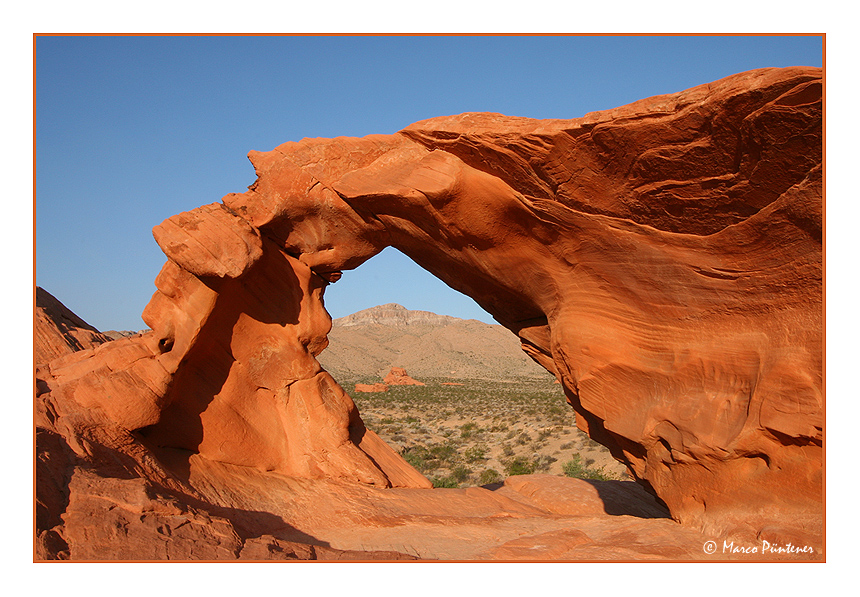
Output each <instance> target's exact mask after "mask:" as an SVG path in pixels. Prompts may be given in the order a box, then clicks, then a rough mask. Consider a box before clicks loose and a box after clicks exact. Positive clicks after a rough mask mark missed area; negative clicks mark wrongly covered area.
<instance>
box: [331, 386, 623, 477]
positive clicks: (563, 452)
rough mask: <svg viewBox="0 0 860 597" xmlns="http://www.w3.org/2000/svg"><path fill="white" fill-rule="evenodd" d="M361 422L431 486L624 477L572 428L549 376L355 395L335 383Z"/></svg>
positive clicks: (599, 448)
mask: <svg viewBox="0 0 860 597" xmlns="http://www.w3.org/2000/svg"><path fill="white" fill-rule="evenodd" d="M338 381H339V382H340V383H341V384H342V386H343V387H344V388H346V389H347V391H348V392H349V393H350V395H351V396H352V398H353V400H355V402H356V405H357V406H358V408H359V411H360V412H361V416H362V419H364V422H365V424H366V425H367V427H368V428H369V429H372V430H373V431H375V432H376V433H377V434H379V436H380V437H381V438H382V439H383V440H385V441H386V442H387V443H388V444H389V445H391V446H393V447H395V448H396V449H397V450H398V451H399V452H400V453H401V454H402V455H403V457H404V458H405V459H406V460H407V461H408V462H409V463H410V464H412V466H414V467H415V468H416V469H418V470H419V471H421V472H422V473H423V474H424V475H426V476H427V477H428V478H429V479H430V480H431V481H432V482H433V485H434V486H436V487H469V486H475V485H487V484H491V483H498V482H501V481H503V480H504V479H505V478H506V477H509V476H513V475H527V474H533V473H547V474H555V475H567V476H570V477H579V478H589V479H625V478H627V473H626V470H625V468H624V467H623V466H622V465H621V464H620V463H618V462H617V461H615V460H614V459H613V458H612V457H611V456H610V455H609V451H608V450H607V449H606V448H605V447H604V446H602V445H600V444H598V443H596V442H594V441H592V440H591V439H590V438H589V437H588V436H587V435H586V434H585V433H583V432H581V431H579V430H578V429H577V428H576V418H575V414H574V412H573V409H571V408H570V406H569V405H568V404H567V403H566V401H565V398H564V394H563V392H562V390H561V388H560V386H559V385H558V384H555V383H554V380H553V378H551V377H548V378H542V379H531V378H526V379H517V380H510V381H503V380H478V379H457V380H456V385H446V384H451V382H452V380H449V379H444V378H436V379H423V378H422V380H421V381H423V382H425V383H426V385H425V386H391V387H389V389H388V391H387V392H380V393H362V392H354V391H353V390H352V388H354V387H355V384H356V383H373V382H376V381H379V380H378V379H373V378H365V379H339V380H338Z"/></svg>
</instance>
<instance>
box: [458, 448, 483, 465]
mask: <svg viewBox="0 0 860 597" xmlns="http://www.w3.org/2000/svg"><path fill="white" fill-rule="evenodd" d="M463 456H464V457H465V458H466V462H479V461H481V460H486V459H487V449H486V448H484V447H482V446H472V447H471V448H469V449H468V450H466V451H465V452H464V453H463Z"/></svg>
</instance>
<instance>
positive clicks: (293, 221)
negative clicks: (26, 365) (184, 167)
mask: <svg viewBox="0 0 860 597" xmlns="http://www.w3.org/2000/svg"><path fill="white" fill-rule="evenodd" d="M821 85H822V83H821V71H820V69H813V68H788V69H764V70H757V71H751V72H747V73H742V74H739V75H735V76H732V77H728V78H726V79H723V80H721V81H717V82H714V83H710V84H707V85H702V86H700V87H696V88H693V89H690V90H687V91H684V92H681V93H677V94H673V95H666V96H658V97H653V98H648V99H644V100H641V101H638V102H635V103H633V104H630V105H628V106H624V107H620V108H616V109H613V110H607V111H604V112H596V113H591V114H588V115H586V116H584V117H582V118H578V119H574V120H532V119H527V118H514V117H507V116H502V115H498V114H463V115H459V116H451V117H442V118H435V119H431V120H427V121H423V122H419V123H416V124H414V125H411V126H409V127H407V128H406V129H404V130H403V131H401V132H399V133H397V134H394V135H379V136H370V137H365V138H362V139H354V138H336V139H306V140H303V141H301V142H298V143H292V142H291V143H285V144H284V145H281V146H279V147H277V148H275V149H274V150H272V151H269V152H265V153H261V152H251V154H250V155H249V157H250V159H251V161H252V163H253V164H254V167H255V169H256V173H257V180H256V182H255V183H254V184H253V185H252V186H251V187H249V190H248V191H247V192H246V193H242V194H230V195H227V196H226V197H224V198H223V199H222V202H221V203H216V204H212V205H207V206H204V207H201V208H198V209H196V210H193V211H191V212H187V213H184V214H180V215H178V216H174V217H172V218H170V219H168V220H167V221H166V222H164V223H163V224H161V225H159V226H157V227H156V229H155V238H156V240H157V242H158V243H159V245H160V246H161V248H162V249H163V250H164V252H165V254H166V255H167V258H168V262H167V264H166V265H165V266H164V269H163V270H162V272H161V274H159V276H158V279H157V280H156V286H157V288H158V290H157V292H156V293H155V295H154V296H153V298H152V301H151V302H150V304H149V305H148V306H147V308H146V310H145V312H144V320H145V321H146V323H147V325H149V326H150V327H151V328H152V330H153V331H152V332H151V333H149V334H145V335H144V336H141V337H137V338H129V339H123V340H119V341H116V342H111V343H108V344H105V345H103V346H101V347H99V348H96V349H94V350H89V351H83V352H80V353H75V355H72V356H71V357H65V359H59V360H58V361H54V362H52V363H50V365H49V366H46V367H45V368H44V369H43V370H42V372H41V373H40V375H41V380H42V381H41V386H40V387H41V388H42V389H43V400H49V401H53V402H52V404H55V407H52V408H54V410H57V411H58V412H59V411H63V409H64V408H66V410H69V411H71V410H74V409H72V408H71V406H67V407H64V406H62V405H63V404H66V405H75V408H84V409H86V411H87V412H88V413H90V414H89V415H88V416H89V417H90V418H89V419H88V420H89V421H90V423H86V425H90V426H92V425H99V424H104V425H108V424H109V425H111V426H115V427H116V428H118V429H124V430H127V431H135V438H137V439H135V440H134V441H140V442H142V445H144V446H146V449H147V450H149V449H151V450H155V451H156V452H157V451H158V450H165V449H167V450H182V451H185V452H187V453H189V454H193V455H195V458H203V459H207V460H209V461H215V462H219V463H225V464H231V465H241V466H244V467H252V468H256V469H258V470H261V471H273V472H277V473H279V474H283V475H287V476H292V477H306V478H317V479H341V480H345V481H352V482H361V483H365V484H370V485H375V486H378V487H392V486H394V487H398V486H399V487H415V488H420V487H425V488H426V487H429V483H428V482H427V481H426V479H424V478H423V477H422V476H421V475H420V474H418V473H417V472H416V471H414V469H412V468H411V467H410V466H409V465H408V464H407V463H406V462H405V461H403V460H402V459H401V458H400V457H399V456H398V455H397V454H396V453H395V452H394V451H393V450H391V449H390V448H388V447H387V446H386V445H385V444H384V443H383V442H382V441H381V440H379V438H378V437H376V436H375V435H374V434H373V433H372V432H370V431H368V430H366V429H365V428H364V425H363V423H362V422H361V419H360V417H359V415H358V412H357V411H356V409H355V405H354V404H353V403H352V401H351V399H350V398H349V397H348V396H347V395H346V393H345V392H344V391H343V390H342V389H341V388H339V387H338V386H337V384H336V383H335V381H334V380H333V379H332V378H331V376H329V375H328V373H326V372H325V371H324V370H323V369H322V368H321V367H320V365H319V364H318V362H317V361H316V359H315V357H316V356H317V355H318V354H319V353H320V352H321V351H322V350H323V349H324V348H325V346H326V343H327V339H326V335H327V333H328V331H329V329H330V326H331V319H330V318H329V316H328V314H327V313H326V311H325V309H324V306H323V293H324V291H325V289H326V287H327V285H328V284H330V283H332V282H336V281H337V280H338V279H339V278H340V276H341V275H343V272H344V271H345V270H350V269H353V268H356V267H358V266H359V265H361V264H362V263H363V262H364V261H366V260H367V259H369V258H371V257H372V256H373V255H376V254H377V253H379V252H380V251H382V250H383V249H384V248H385V247H387V246H393V247H396V248H397V249H399V250H400V251H402V252H403V253H405V254H406V255H408V256H409V257H411V258H412V259H413V260H414V261H415V262H416V263H418V264H419V265H421V266H422V267H424V268H426V269H427V270H428V271H430V272H432V273H433V274H434V275H436V276H438V277H439V278H440V279H442V280H443V281H445V282H446V283H447V284H448V285H449V286H451V287H452V288H455V289H456V290H459V291H461V292H463V293H465V294H467V295H469V296H470V297H472V298H473V299H475V301H477V302H478V303H479V304H480V305H481V306H482V307H483V308H484V309H486V310H487V311H488V312H489V313H491V314H492V315H493V316H494V317H495V318H496V319H497V320H498V321H499V323H501V324H502V325H504V326H506V327H507V328H508V329H510V330H511V331H512V332H513V333H515V334H517V335H518V336H519V337H520V339H521V341H522V345H523V349H524V350H525V351H526V352H527V353H528V354H529V355H530V356H531V357H533V358H534V359H535V360H536V361H537V362H538V363H540V364H541V365H543V366H544V367H545V368H546V369H548V370H549V371H551V372H552V373H554V374H555V375H556V376H557V377H558V379H559V380H560V382H561V383H562V384H563V387H564V389H565V393H566V395H567V398H568V401H569V402H570V404H571V405H572V407H573V408H574V409H575V411H576V413H577V421H578V425H579V426H580V427H581V428H582V429H583V430H585V431H587V432H588V433H589V435H591V437H592V438H594V439H595V440H597V441H599V442H601V443H603V444H605V445H606V446H608V447H609V448H610V450H611V451H612V453H613V455H614V456H615V457H616V458H618V459H619V460H621V461H622V462H624V463H625V464H626V465H627V466H628V467H629V469H630V471H631V473H632V474H633V475H634V476H635V478H636V479H637V480H638V481H639V482H640V483H641V484H643V485H644V486H645V487H646V488H647V489H649V490H650V491H652V492H654V493H655V494H656V495H657V496H659V498H660V499H661V500H662V501H663V502H664V503H665V504H666V505H667V506H668V507H669V510H670V512H671V514H672V516H673V517H674V518H675V519H676V520H679V521H681V522H682V523H686V524H688V525H693V526H695V527H696V528H701V529H705V530H711V531H715V532H718V531H720V530H721V529H725V528H727V527H728V526H732V525H735V526H736V525H741V526H744V525H747V526H749V528H752V529H757V530H761V529H763V528H765V527H766V525H767V524H769V521H772V520H777V519H782V520H783V521H784V520H786V519H788V520H791V521H792V522H793V523H794V524H796V525H799V527H801V528H808V529H811V530H812V531H815V529H817V528H819V527H820V516H821V504H822V480H821V476H822V455H821V452H822V450H821V448H822V424H823V418H822V402H823V396H822V331H823V329H822V221H821V218H822V176H821V153H822V143H821V134H822V126H821ZM346 275H348V274H346ZM57 404H59V405H60V406H56V405H57ZM60 419H62V417H60ZM76 421H77V419H76ZM100 422H101V423H100ZM43 424H44V425H46V426H47V427H51V428H54V429H56V426H57V424H58V423H57V415H56V413H54V414H52V415H51V416H50V417H47V418H46V419H45V420H44V421H43ZM80 425H84V424H83V423H81V424H80ZM80 425H79V427H77V428H75V429H77V431H74V430H71V431H70V429H72V428H71V427H69V428H68V429H67V431H65V432H63V433H72V434H74V433H80V429H81V428H82V427H80ZM86 425H84V426H86ZM61 434H62V433H61ZM819 530H820V529H819Z"/></svg>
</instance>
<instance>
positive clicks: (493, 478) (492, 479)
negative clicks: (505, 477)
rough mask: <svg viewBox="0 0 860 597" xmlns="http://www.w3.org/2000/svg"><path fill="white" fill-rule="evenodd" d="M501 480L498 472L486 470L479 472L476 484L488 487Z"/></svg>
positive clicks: (490, 469)
mask: <svg viewBox="0 0 860 597" xmlns="http://www.w3.org/2000/svg"><path fill="white" fill-rule="evenodd" d="M501 480H502V475H500V474H499V471H497V470H495V469H492V468H488V469H485V470H484V471H482V472H481V476H480V477H478V483H480V484H481V485H488V484H490V483H498V482H499V481H501Z"/></svg>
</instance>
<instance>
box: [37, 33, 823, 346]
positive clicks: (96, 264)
mask: <svg viewBox="0 0 860 597" xmlns="http://www.w3.org/2000/svg"><path fill="white" fill-rule="evenodd" d="M821 64H822V40H821V37H802V36H801V37H784V36H754V37H742V36H727V37H652V36H636V37H594V36H585V37H545V36H537V37H530V36H526V37H449V36H444V37H361V36H359V37H160V36H154V37H40V38H38V40H37V44H36V282H37V284H38V285H39V286H42V287H44V288H45V289H46V290H48V291H49V292H51V293H52V294H54V295H55V296H56V297H57V298H59V299H60V300H61V301H62V302H63V303H65V304H66V305H67V306H68V307H69V308H71V309H72V310H73V311H75V312H76V313H77V314H78V315H80V316H81V317H83V318H84V319H85V320H86V321H88V322H89V323H91V324H92V325H94V326H96V327H97V328H99V329H102V330H108V329H131V330H137V329H141V328H142V327H144V324H143V322H142V321H141V319H140V313H141V312H142V310H143V307H144V306H145V305H146V303H147V302H148V301H149V298H150V297H151V295H152V293H153V292H154V290H155V287H154V284H153V280H154V278H155V276H156V274H157V273H158V271H159V269H160V268H161V266H162V264H163V263H164V261H165V258H164V255H163V253H162V252H161V250H160V249H159V248H158V246H157V245H156V244H155V241H154V240H153V239H152V234H151V230H152V227H153V226H154V225H156V224H158V223H160V222H161V221H162V220H164V219H165V218H167V217H169V216H171V215H173V214H176V213H179V212H181V211H185V210H189V209H193V208H195V207H198V206H200V205H203V204H206V203H212V202H214V201H218V200H220V199H221V197H223V196H224V195H226V194H227V193H230V192H243V191H244V190H245V189H246V187H247V186H248V185H250V184H251V183H252V182H253V181H254V171H253V168H252V167H251V165H250V163H249V162H248V160H247V158H246V154H247V153H248V151H250V150H260V151H266V150H269V149H272V148H273V147H275V146H276V145H279V144H281V143H283V142H285V141H297V140H300V139H302V138H303V137H333V136H339V135H348V136H364V135H368V134H372V133H393V132H396V131H398V130H400V129H402V128H403V127H405V126H407V125H408V124H410V123H412V122H415V121H418V120H422V119H425V118H431V117H434V116H442V115H448V114H458V113H462V112H475V111H487V112H500V113H503V114H508V115H514V116H527V117H532V118H577V117H579V116H582V115H583V114H585V113H587V112H591V111H595V110H602V109H607V108H612V107H615V106H619V105H623V104H626V103H629V102H632V101H635V100H637V99H641V98H644V97H648V96H651V95H657V94H662V93H672V92H676V91H681V90H683V89H687V88H689V87H693V86H695V85H699V84H701V83H706V82H710V81H713V80H716V79H719V78H722V77H725V76H728V75H731V74H734V73H737V72H741V71H745V70H749V69H753V68H761V67H770V66H795V65H807V66H821ZM388 302H397V303H400V304H402V305H404V306H406V307H407V308H410V309H424V310H429V311H435V312H437V313H445V314H449V315H454V316H458V317H465V318H476V319H482V320H484V321H488V322H491V321H492V319H491V318H490V316H489V315H487V314H486V313H484V312H483V311H482V310H481V309H480V308H479V307H478V306H477V305H476V304H475V303H474V302H473V301H472V300H471V299H469V298H467V297H463V296H462V295H459V294H457V293H456V292H454V291H453V290H451V289H449V288H448V287H447V286H445V285H444V284H442V283H441V282H439V281H438V280H436V279H435V278H433V277H432V276H431V275H429V274H427V273H426V272H424V271H423V270H421V269H420V268H418V267H417V266H415V265H413V264H412V263H411V261H409V260H408V259H407V258H405V257H403V256H402V255H400V254H399V253H397V252H396V251H394V250H393V249H387V250H386V251H385V252H383V253H382V254H381V255H379V256H377V257H375V258H373V259H372V260H371V261H369V262H367V263H366V264H364V265H363V266H361V267H360V268H359V269H357V270H355V271H353V272H346V273H345V274H344V277H343V279H342V280H341V281H339V282H338V283H337V284H334V285H332V286H330V287H329V288H328V289H327V291H326V306H327V308H328V310H329V312H330V313H331V314H332V316H333V317H341V316H344V315H347V314H349V313H352V312H354V311H357V310H360V309H364V308H367V307H371V306H374V305H377V304H382V303H388Z"/></svg>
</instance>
